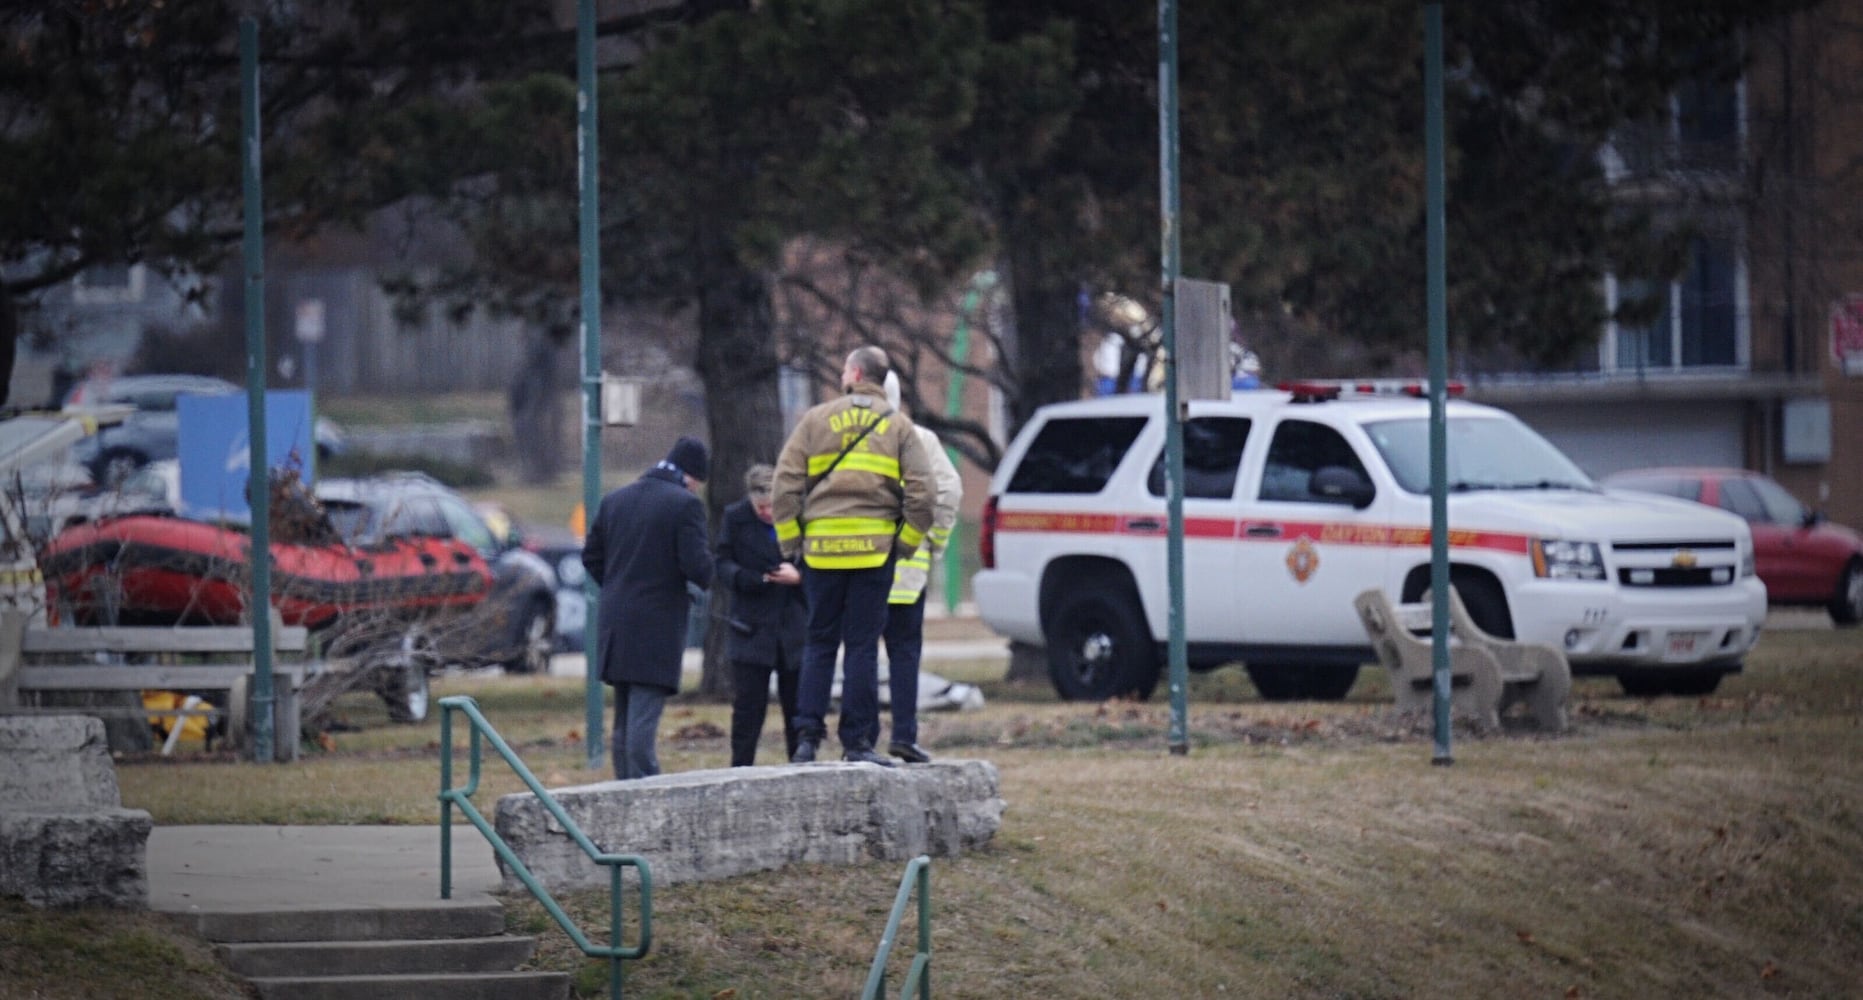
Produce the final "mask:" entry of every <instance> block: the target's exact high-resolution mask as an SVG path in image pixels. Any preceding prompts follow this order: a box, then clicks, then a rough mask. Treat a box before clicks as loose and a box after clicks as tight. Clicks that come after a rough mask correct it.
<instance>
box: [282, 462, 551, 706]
mask: <svg viewBox="0 0 1863 1000" xmlns="http://www.w3.org/2000/svg"><path fill="white" fill-rule="evenodd" d="M316 493H317V499H318V500H319V501H320V502H321V503H322V504H323V507H324V512H325V514H326V515H327V516H328V517H329V519H330V522H331V524H333V525H334V526H335V527H336V529H337V531H338V532H339V533H340V534H341V535H342V536H343V538H344V539H345V540H346V541H348V542H349V543H350V544H351V545H355V546H367V545H372V544H379V543H380V542H381V541H382V540H383V539H388V538H395V537H427V538H452V539H457V540H458V541H461V542H464V543H465V544H467V545H469V546H471V547H472V548H474V549H477V550H478V551H479V552H480V554H482V555H483V556H484V557H485V562H486V564H487V565H488V566H490V567H491V568H492V572H493V574H494V575H495V579H494V581H493V585H492V592H491V594H490V595H489V596H488V597H486V599H485V600H484V601H483V602H482V603H480V604H479V605H478V606H476V607H475V608H473V609H472V610H471V611H470V612H468V613H467V614H466V615H465V616H463V618H462V619H459V620H454V619H448V620H446V621H444V622H436V623H435V624H434V627H433V628H432V629H430V630H429V631H428V633H427V634H426V635H425V636H423V637H422V641H424V642H427V643H430V644H431V649H429V650H427V651H426V652H427V655H429V656H430V657H431V659H432V661H433V662H434V663H436V664H447V663H464V664H469V665H474V666H478V665H486V664H493V663H498V664H503V665H504V667H505V669H506V670H510V671H512V672H514V673H542V672H545V671H547V670H548V668H549V665H550V654H551V652H552V651H553V650H554V647H555V643H556V576H555V574H554V573H553V572H551V570H550V567H549V566H548V565H546V564H545V563H544V561H543V560H542V559H541V558H539V557H538V556H537V555H536V554H535V553H533V552H529V551H527V550H525V549H524V548H522V547H519V546H516V545H513V544H511V540H510V538H509V536H504V537H501V536H500V535H498V534H497V533H495V532H493V531H492V529H491V528H490V527H489V526H487V525H486V523H485V520H484V519H483V518H482V517H481V516H480V515H479V513H478V511H476V510H474V509H473V507H472V504H471V503H469V502H468V501H467V500H466V498H464V497H462V496H460V495H459V494H458V493H455V492H453V491H452V490H451V489H449V488H447V487H446V486H445V485H443V484H441V483H440V482H439V481H437V480H435V479H432V478H430V477H428V476H425V475H422V474H420V473H409V472H397V473H387V474H384V475H380V476H374V477H370V478H367V479H327V480H324V481H322V482H319V483H318V484H317V486H316Z"/></svg>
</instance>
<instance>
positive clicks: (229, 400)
mask: <svg viewBox="0 0 1863 1000" xmlns="http://www.w3.org/2000/svg"><path fill="white" fill-rule="evenodd" d="M175 410H176V413H177V414H178V415H179V417H180V422H181V429H180V436H179V438H178V440H177V444H176V454H177V455H178V456H179V458H180V460H181V509H182V510H183V511H184V512H185V513H187V514H188V515H189V516H191V517H205V518H211V519H216V520H227V521H251V520H252V507H251V505H250V504H249V503H248V502H247V500H246V482H247V480H248V479H249V478H250V477H249V475H248V473H249V472H250V470H251V463H252V453H251V450H250V449H251V438H250V436H249V434H248V427H247V420H246V412H247V411H246V394H245V393H243V392H238V393H231V394H228V395H223V396H195V395H183V396H180V397H178V398H177V399H176V401H175ZM315 454H316V453H315V452H313V451H312V450H311V404H310V394H309V393H307V392H304V391H303V390H301V389H281V390H278V391H277V392H267V393H266V394H265V456H266V461H267V462H268V463H269V464H270V465H271V467H272V468H274V469H295V470H297V473H298V478H300V479H301V480H303V481H304V482H305V483H306V484H309V483H310V482H312V472H313V470H314V468H315V463H314V458H315Z"/></svg>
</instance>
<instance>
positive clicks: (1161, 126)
mask: <svg viewBox="0 0 1863 1000" xmlns="http://www.w3.org/2000/svg"><path fill="white" fill-rule="evenodd" d="M1158 182H1159V187H1160V188H1161V189H1162V191H1161V195H1162V197H1161V198H1160V201H1161V202H1162V212H1161V221H1162V222H1163V230H1164V233H1163V237H1164V247H1163V256H1164V275H1163V280H1164V301H1163V306H1162V308H1163V310H1164V315H1163V317H1162V318H1163V321H1164V359H1165V360H1164V417H1165V419H1164V428H1165V430H1164V453H1165V468H1166V469H1167V470H1168V479H1169V483H1168V489H1167V490H1166V497H1167V498H1166V501H1165V503H1166V508H1167V510H1168V511H1169V512H1170V522H1171V524H1170V531H1169V534H1168V536H1167V537H1166V539H1165V573H1166V584H1167V586H1168V587H1169V589H1170V594H1171V619H1170V678H1171V732H1170V745H1171V753H1173V754H1175V755H1177V756H1180V757H1181V756H1183V755H1185V754H1188V753H1189V752H1190V735H1189V728H1190V727H1189V720H1188V714H1189V710H1188V708H1187V706H1186V705H1185V698H1186V694H1187V687H1188V684H1189V674H1190V669H1189V659H1188V655H1187V653H1186V651H1185V648H1184V424H1183V421H1182V414H1181V413H1180V412H1179V409H1178V408H1179V403H1178V398H1177V278H1178V273H1179V270H1180V268H1181V266H1182V251H1181V247H1182V242H1181V240H1180V239H1179V234H1178V228H1177V221H1178V215H1177V210H1178V178H1177V2H1176V0H1159V2H1158Z"/></svg>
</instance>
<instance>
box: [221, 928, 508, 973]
mask: <svg viewBox="0 0 1863 1000" xmlns="http://www.w3.org/2000/svg"><path fill="white" fill-rule="evenodd" d="M536 948H537V939H536V938H528V937H513V936H510V935H499V936H497V937H480V938H459V939H454V940H425V941H303V942H280V943H263V944H223V945H220V946H218V947H217V948H216V949H215V950H216V951H217V952H218V953H219V956H220V961H221V962H223V963H225V964H226V966H227V968H230V969H232V970H233V971H234V972H237V973H239V974H240V975H242V976H247V977H250V978H254V979H259V978H279V977H306V976H384V975H407V974H412V973H459V972H509V971H511V970H512V969H515V968H517V967H518V966H519V965H521V964H523V962H524V960H525V959H527V958H529V957H530V954H531V952H532V951H535V950H536Z"/></svg>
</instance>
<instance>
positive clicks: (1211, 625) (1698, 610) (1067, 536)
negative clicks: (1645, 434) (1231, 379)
mask: <svg viewBox="0 0 1863 1000" xmlns="http://www.w3.org/2000/svg"><path fill="white" fill-rule="evenodd" d="M1407 389H1408V391H1395V392H1389V391H1387V392H1379V391H1365V392H1348V393H1345V394H1344V395H1343V396H1341V395H1339V394H1338V390H1337V388H1334V387H1325V386H1318V385H1307V386H1296V387H1294V391H1293V392H1287V391H1257V392H1240V393H1237V394H1236V396H1235V398H1234V399H1232V400H1229V401H1226V402H1216V401H1197V402H1191V403H1190V404H1189V407H1188V421H1187V422H1186V424H1185V425H1184V497H1185V499H1184V568H1185V571H1184V632H1185V636H1186V639H1187V642H1188V647H1189V662H1190V666H1191V668H1192V669H1196V670H1209V669H1213V668H1215V667H1217V666H1220V665H1222V664H1224V663H1229V662H1234V661H1237V660H1240V661H1242V662H1243V663H1244V664H1245V665H1246V666H1247V669H1248V672H1249V677H1250V678H1251V679H1252V680H1253V681H1254V683H1255V686H1256V688H1257V689H1258V690H1259V691H1260V692H1261V694H1262V696H1263V697H1264V698H1267V699H1269V700H1284V699H1293V698H1316V699H1339V698H1343V697H1345V695H1346V692H1347V691H1349V690H1350V689H1351V687H1352V683H1353V681H1354V680H1356V679H1357V677H1358V670H1359V666H1360V664H1362V663H1367V662H1372V661H1373V660H1374V656H1373V653H1372V650H1371V647H1370V644H1369V642H1368V640H1367V639H1366V637H1365V633H1364V630H1363V628H1362V626H1361V625H1360V623H1359V620H1358V617H1357V615H1356V613H1355V612H1354V611H1353V607H1352V598H1353V596H1354V595H1356V594H1357V593H1358V592H1359V591H1361V590H1364V589H1366V588H1367V587H1372V586H1381V587H1383V588H1384V590H1385V592H1386V593H1387V594H1389V595H1390V596H1391V598H1392V599H1393V600H1396V601H1401V602H1414V601H1417V600H1419V599H1421V598H1423V597H1424V595H1425V594H1426V593H1427V592H1428V590H1429V584H1430V530H1429V526H1430V496H1429V486H1430V465H1429V403H1428V402H1427V400H1425V399H1423V398H1420V393H1417V391H1416V387H1414V386H1412V387H1407ZM1163 411H1164V406H1163V404H1162V401H1161V399H1160V397H1158V396H1155V395H1151V396H1147V395H1129V396H1115V397H1109V398H1104V399H1094V400H1086V401H1082V402H1075V403H1063V404H1058V405H1054V406H1047V407H1043V408H1042V409H1041V410H1039V411H1038V412H1037V413H1036V414H1035V416H1034V417H1033V419H1031V420H1030V421H1029V423H1028V425H1027V426H1025V427H1024V428H1023V429H1022V432H1021V433H1020V434H1018V435H1017V436H1016V439H1015V440H1014V441H1013V442H1011V443H1010V445H1009V449H1008V450H1007V452H1005V453H1004V456H1003V461H1002V464H1001V465H1000V466H999V467H998V469H997V471H996V475H995V477H994V479H993V480H992V482H991V489H990V492H991V496H990V499H989V502H988V504H987V505H986V507H985V511H984V528H983V534H982V548H983V565H984V567H985V568H984V569H983V571H981V572H980V573H978V574H977V577H976V580H975V584H974V588H975V595H976V600H977V605H978V607H979V608H980V609H981V613H982V616H983V620H984V621H985V622H986V623H987V624H988V625H989V626H990V627H991V628H993V629H995V630H996V631H997V632H999V633H1001V634H1003V635H1005V636H1007V637H1009V638H1011V639H1015V640H1019V641H1022V642H1027V643H1033V644H1037V645H1045V646H1046V647H1047V650H1048V661H1049V668H1050V673H1051V675H1052V677H1053V679H1054V684H1055V688H1056V690H1058V691H1059V692H1060V694H1061V695H1062V696H1063V697H1065V698H1074V699H1100V698H1107V697H1112V696H1117V695H1137V696H1138V697H1141V698H1145V697H1149V696H1150V695H1151V692H1152V690H1153V689H1154V688H1155V687H1156V686H1157V683H1158V677H1159V673H1160V668H1161V665H1162V664H1163V662H1164V656H1163V648H1164V647H1163V643H1164V641H1165V638H1166V636H1167V634H1168V633H1167V631H1166V628H1167V620H1168V614H1169V595H1168V592H1167V591H1168V588H1167V584H1166V566H1165V559H1166V556H1165V539H1166V536H1167V533H1168V528H1169V522H1168V516H1167V512H1166V491H1165V470H1164V464H1165V463H1164V437H1165V426H1164V421H1163V415H1164V414H1163ZM1446 416H1447V433H1448V470H1447V481H1448V486H1449V490H1450V495H1449V500H1448V504H1449V536H1450V537H1449V541H1450V552H1449V558H1450V564H1451V568H1450V579H1451V581H1452V583H1453V585H1454V586H1455V588H1456V590H1457V591H1458V592H1459V593H1460V594H1461V595H1462V599H1463V601H1464V603H1466V604H1467V606H1468V609H1469V612H1470V613H1471V614H1472V615H1473V616H1474V618H1475V621H1476V624H1478V625H1480V626H1481V627H1482V628H1484V629H1486V630H1487V631H1488V632H1490V633H1493V634H1494V635H1497V636H1502V637H1514V638H1519V639H1521V640H1523V641H1529V642H1535V643H1545V644H1548V645H1552V646H1555V647H1557V648H1559V649H1562V650H1564V651H1565V654H1566V657H1567V658H1568V659H1569V660H1570V661H1571V664H1572V669H1573V672H1574V673H1577V674H1607V675H1615V676H1616V677H1617V678H1618V680H1619V682H1620V683H1621V684H1622V685H1623V687H1624V690H1625V691H1627V692H1629V693H1632V694H1660V693H1664V692H1671V693H1677V694H1684V693H1686V694H1704V693H1707V692H1709V691H1712V690H1713V689H1714V688H1715V687H1716V686H1717V685H1719V683H1720V679H1721V677H1722V676H1723V675H1724V674H1728V673H1734V672H1737V671H1739V670H1740V667H1741V658H1742V657H1743V656H1744V655H1745V654H1746V652H1747V650H1748V649H1750V648H1752V646H1753V643H1754V641H1755V640H1756V639H1757V638H1758V637H1759V631H1760V626H1761V624H1762V623H1763V621H1764V618H1765V614H1766V589H1765V586H1764V585H1763V584H1761V583H1760V581H1759V578H1758V577H1756V576H1755V575H1754V572H1753V542H1752V536H1751V533H1750V531H1749V529H1748V527H1747V525H1746V524H1745V522H1743V521H1741V519H1740V518H1738V517H1735V516H1733V515H1731V514H1727V513H1723V512H1720V511H1716V510H1713V509H1711V508H1708V507H1704V506H1701V505H1699V504H1692V503H1687V502H1685V501H1680V500H1673V499H1669V498H1664V497H1656V496H1650V495H1643V494H1633V493H1616V492H1605V491H1603V490H1601V489H1599V488H1598V487H1597V486H1596V485H1595V484H1593V483H1592V481H1591V480H1590V479H1589V478H1587V477H1586V476H1585V474H1584V473H1583V472H1581V471H1580V470H1579V469H1578V467H1577V466H1575V465H1573V464H1572V462H1571V460H1569V459H1567V458H1566V457H1565V456H1564V455H1563V454H1561V453H1560V452H1559V450H1558V449H1556V448H1554V447H1553V446H1552V445H1551V444H1550V443H1548V442H1547V441H1546V440H1545V439H1544V438H1542V437H1540V436H1539V435H1538V434H1536V433H1534V432H1533V431H1532V430H1531V429H1530V428H1528V427H1527V426H1526V425H1525V424H1523V423H1521V422H1520V421H1519V420H1517V419H1515V418H1514V417H1513V416H1511V415H1509V414H1507V413H1505V412H1502V411H1500V410H1496V409H1493V408H1491V407H1486V406H1481V405H1477V404H1474V403H1468V402H1464V401H1461V400H1454V399H1452V400H1450V401H1449V404H1448V407H1447V413H1446Z"/></svg>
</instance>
